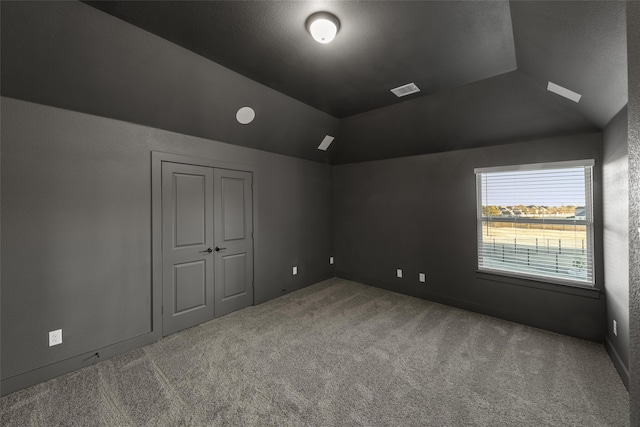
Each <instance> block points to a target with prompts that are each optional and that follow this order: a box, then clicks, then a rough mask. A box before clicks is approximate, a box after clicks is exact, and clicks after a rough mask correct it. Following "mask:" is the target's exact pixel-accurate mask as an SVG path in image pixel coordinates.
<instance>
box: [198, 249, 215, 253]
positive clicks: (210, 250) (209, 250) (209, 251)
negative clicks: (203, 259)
mask: <svg viewBox="0 0 640 427" xmlns="http://www.w3.org/2000/svg"><path fill="white" fill-rule="evenodd" d="M211 252H213V249H211V248H207V250H206V251H201V252H200V253H201V254H204V253H211Z"/></svg>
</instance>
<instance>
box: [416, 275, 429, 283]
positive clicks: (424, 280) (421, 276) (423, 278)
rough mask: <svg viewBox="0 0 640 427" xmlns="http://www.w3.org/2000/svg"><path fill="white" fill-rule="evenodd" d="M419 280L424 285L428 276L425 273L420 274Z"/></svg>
mask: <svg viewBox="0 0 640 427" xmlns="http://www.w3.org/2000/svg"><path fill="white" fill-rule="evenodd" d="M418 280H420V281H421V282H422V283H424V282H426V281H427V275H426V274H424V273H420V274H418Z"/></svg>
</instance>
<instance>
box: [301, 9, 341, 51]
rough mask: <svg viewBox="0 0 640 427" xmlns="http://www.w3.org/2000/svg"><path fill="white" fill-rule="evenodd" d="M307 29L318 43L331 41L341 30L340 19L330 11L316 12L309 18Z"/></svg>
mask: <svg viewBox="0 0 640 427" xmlns="http://www.w3.org/2000/svg"><path fill="white" fill-rule="evenodd" d="M306 26H307V31H309V34H311V37H313V39H314V40H315V41H317V42H318V43H329V42H330V41H331V40H333V39H334V38H335V36H336V34H338V31H339V30H340V21H339V20H338V18H337V17H336V16H335V15H333V14H331V13H329V12H316V13H314V14H313V15H311V16H310V17H309V18H307V24H306Z"/></svg>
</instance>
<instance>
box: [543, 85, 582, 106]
mask: <svg viewBox="0 0 640 427" xmlns="http://www.w3.org/2000/svg"><path fill="white" fill-rule="evenodd" d="M547 90H548V91H549V92H553V93H555V94H558V95H560V96H564V97H565V98H567V99H570V100H572V101H573V102H579V101H580V98H582V95H580V94H579V93H575V92H574V91H572V90H569V89H567V88H566V87H562V86H560V85H557V84H555V83H553V82H549V84H547Z"/></svg>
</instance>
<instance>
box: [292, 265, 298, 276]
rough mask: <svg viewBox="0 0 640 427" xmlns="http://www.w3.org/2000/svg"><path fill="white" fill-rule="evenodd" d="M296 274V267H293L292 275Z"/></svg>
mask: <svg viewBox="0 0 640 427" xmlns="http://www.w3.org/2000/svg"><path fill="white" fill-rule="evenodd" d="M296 274H298V267H293V275H294V276H295V275H296Z"/></svg>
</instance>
